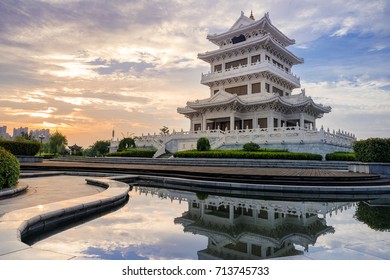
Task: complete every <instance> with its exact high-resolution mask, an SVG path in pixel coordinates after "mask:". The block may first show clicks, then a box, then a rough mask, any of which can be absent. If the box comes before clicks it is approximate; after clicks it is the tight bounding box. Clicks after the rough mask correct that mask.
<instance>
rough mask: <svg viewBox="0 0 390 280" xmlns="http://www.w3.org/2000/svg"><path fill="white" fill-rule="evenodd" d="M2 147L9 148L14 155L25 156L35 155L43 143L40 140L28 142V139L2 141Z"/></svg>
mask: <svg viewBox="0 0 390 280" xmlns="http://www.w3.org/2000/svg"><path fill="white" fill-rule="evenodd" d="M0 147H3V148H4V149H6V150H8V151H9V152H10V153H11V154H13V155H23V156H35V155H36V154H37V153H38V152H39V149H40V148H41V144H40V143H39V142H28V141H7V140H2V141H0Z"/></svg>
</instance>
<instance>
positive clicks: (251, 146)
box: [242, 142, 260, 152]
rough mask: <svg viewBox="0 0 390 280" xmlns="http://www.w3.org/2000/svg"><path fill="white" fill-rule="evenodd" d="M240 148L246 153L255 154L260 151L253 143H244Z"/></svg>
mask: <svg viewBox="0 0 390 280" xmlns="http://www.w3.org/2000/svg"><path fill="white" fill-rule="evenodd" d="M242 148H243V149H244V151H247V152H255V151H258V150H260V145H259V144H256V143H253V142H249V143H246V144H245V145H244V146H243V147H242Z"/></svg>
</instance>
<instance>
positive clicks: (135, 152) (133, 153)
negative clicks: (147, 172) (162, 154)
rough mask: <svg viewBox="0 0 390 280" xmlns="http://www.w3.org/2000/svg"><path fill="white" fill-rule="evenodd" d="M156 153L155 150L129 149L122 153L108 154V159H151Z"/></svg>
mask: <svg viewBox="0 0 390 280" xmlns="http://www.w3.org/2000/svg"><path fill="white" fill-rule="evenodd" d="M155 153H156V150H146V149H129V150H126V151H123V152H114V153H108V154H107V155H106V156H108V157H144V158H151V157H153V155H154V154H155Z"/></svg>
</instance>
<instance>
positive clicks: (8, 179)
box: [0, 147, 20, 190]
mask: <svg viewBox="0 0 390 280" xmlns="http://www.w3.org/2000/svg"><path fill="white" fill-rule="evenodd" d="M19 176H20V164H19V161H18V159H17V158H16V157H15V156H14V155H13V154H11V153H10V152H9V151H7V150H6V149H4V148H3V147H0V190H1V189H2V188H7V187H12V186H15V185H16V183H17V182H18V180H19Z"/></svg>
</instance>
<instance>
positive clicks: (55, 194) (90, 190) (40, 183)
mask: <svg viewBox="0 0 390 280" xmlns="http://www.w3.org/2000/svg"><path fill="white" fill-rule="evenodd" d="M25 185H28V188H27V191H26V192H25V193H23V194H20V195H17V196H14V197H12V198H7V199H1V200H0V216H2V215H3V214H4V213H7V212H11V211H14V210H18V209H23V208H27V207H31V206H37V205H44V204H48V203H53V202H57V201H62V200H67V199H72V198H77V197H82V196H88V195H93V194H97V193H99V192H102V191H104V190H105V189H104V188H102V187H97V186H92V185H88V184H87V183H86V182H85V177H80V176H65V175H62V176H55V177H40V178H29V179H20V180H19V184H18V186H25Z"/></svg>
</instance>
